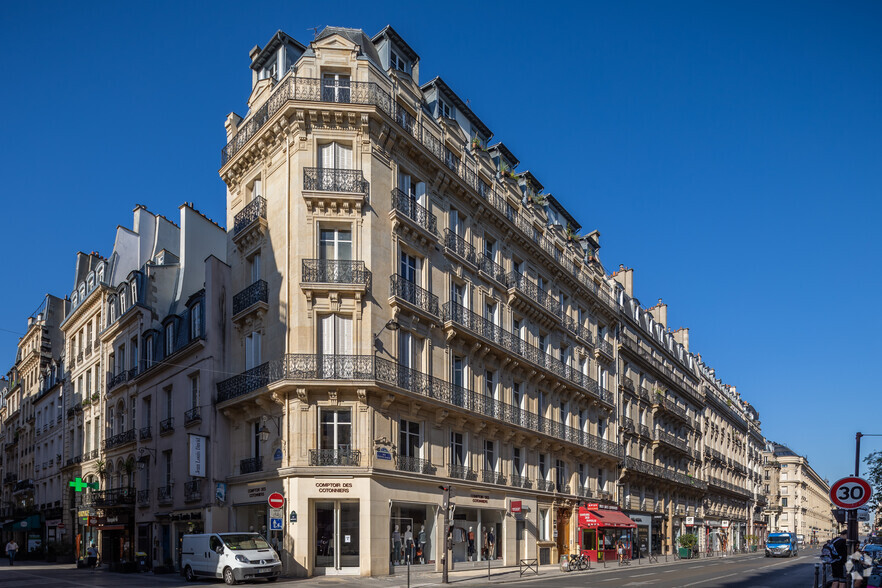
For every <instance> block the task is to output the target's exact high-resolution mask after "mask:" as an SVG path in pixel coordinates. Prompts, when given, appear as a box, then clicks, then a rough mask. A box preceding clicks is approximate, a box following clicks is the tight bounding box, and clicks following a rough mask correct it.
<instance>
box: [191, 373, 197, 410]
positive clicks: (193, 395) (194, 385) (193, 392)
mask: <svg viewBox="0 0 882 588" xmlns="http://www.w3.org/2000/svg"><path fill="white" fill-rule="evenodd" d="M197 406H199V374H196V375H195V376H191V377H190V408H196V407H197Z"/></svg>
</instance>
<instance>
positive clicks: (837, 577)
mask: <svg viewBox="0 0 882 588" xmlns="http://www.w3.org/2000/svg"><path fill="white" fill-rule="evenodd" d="M847 537H848V531H845V530H843V531H840V533H839V537H837V538H836V539H834V540H833V549H834V550H835V551H836V559H835V560H833V562H832V563H831V564H830V569H831V570H832V572H833V584H832V586H831V588H846V586H847V580H846V579H845V560H846V558H847V557H848V542H847V541H846V538H847Z"/></svg>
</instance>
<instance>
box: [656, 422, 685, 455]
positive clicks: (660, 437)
mask: <svg viewBox="0 0 882 588" xmlns="http://www.w3.org/2000/svg"><path fill="white" fill-rule="evenodd" d="M654 439H655V440H656V441H658V442H660V443H667V444H668V445H671V446H672V447H676V448H677V449H679V450H681V451H684V452H686V453H690V451H689V444H688V443H687V442H686V441H684V440H682V439H680V438H678V437H677V436H675V435H672V434H671V433H668V432H667V431H664V430H662V429H659V428H658V427H656V429H655V437H654Z"/></svg>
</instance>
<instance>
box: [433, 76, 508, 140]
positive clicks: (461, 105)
mask: <svg viewBox="0 0 882 588" xmlns="http://www.w3.org/2000/svg"><path fill="white" fill-rule="evenodd" d="M431 87H436V88H438V89H439V90H441V91H442V92H443V93H444V94H445V95H446V96H447V97H448V98H450V99H451V100H452V101H453V105H454V106H456V109H457V110H459V111H460V112H462V113H463V114H464V115H465V116H466V118H467V119H469V121H470V122H471V123H472V124H474V125H475V126H476V127H478V130H479V131H481V133H483V134H484V136H486V137H487V138H488V139H489V138H490V137H492V136H493V131H491V130H490V128H489V127H488V126H487V125H485V124H484V121H482V120H481V119H480V118H478V115H476V114H475V113H474V112H472V109H471V108H469V107H468V106H467V105H466V103H465V102H463V101H462V99H461V98H460V97H459V96H457V95H456V92H454V91H453V90H451V89H450V86H448V85H447V84H446V83H445V82H444V80H442V79H441V76H436V77H435V78H434V79H432V80H429V81H428V82H426V83H425V84H423V85H422V86H420V90H422V91H423V92H425V91H426V90H428V89H429V88H431Z"/></svg>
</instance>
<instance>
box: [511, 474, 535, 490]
mask: <svg viewBox="0 0 882 588" xmlns="http://www.w3.org/2000/svg"><path fill="white" fill-rule="evenodd" d="M511 485H512V486H514V487H515V488H532V487H533V480H531V479H530V478H528V477H526V476H512V477H511Z"/></svg>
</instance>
